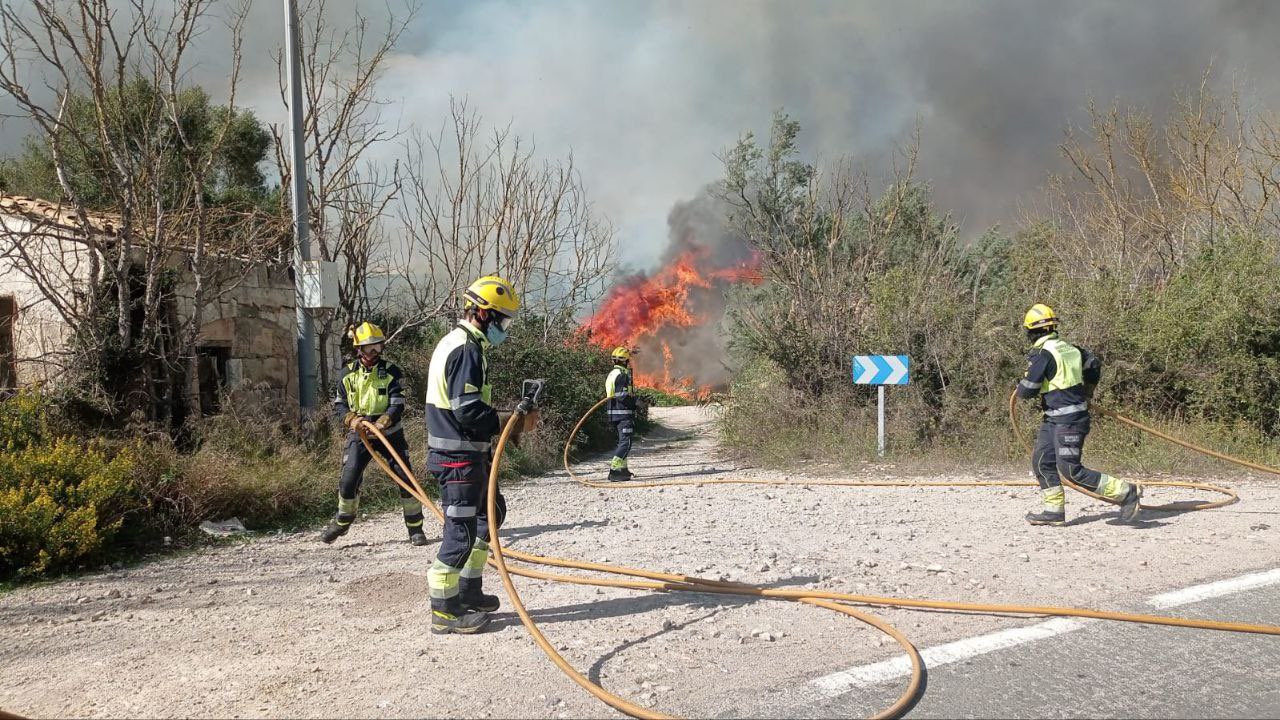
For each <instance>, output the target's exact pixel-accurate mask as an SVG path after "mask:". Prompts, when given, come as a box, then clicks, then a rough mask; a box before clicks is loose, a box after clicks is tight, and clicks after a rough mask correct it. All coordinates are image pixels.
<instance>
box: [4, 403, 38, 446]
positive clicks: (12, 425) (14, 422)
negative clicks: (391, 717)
mask: <svg viewBox="0 0 1280 720" xmlns="http://www.w3.org/2000/svg"><path fill="white" fill-rule="evenodd" d="M45 425H46V420H45V413H44V400H43V398H41V397H40V396H39V395H37V394H35V393H31V392H22V393H19V394H17V395H15V396H13V397H11V398H8V399H6V400H4V401H2V402H0V452H14V451H16V450H24V449H26V448H27V447H29V446H31V445H32V444H33V443H36V442H39V441H40V438H41V437H43V436H44V433H45Z"/></svg>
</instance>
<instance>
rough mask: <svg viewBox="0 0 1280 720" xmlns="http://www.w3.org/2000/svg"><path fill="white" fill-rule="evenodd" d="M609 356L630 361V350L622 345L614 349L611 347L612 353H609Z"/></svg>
mask: <svg viewBox="0 0 1280 720" xmlns="http://www.w3.org/2000/svg"><path fill="white" fill-rule="evenodd" d="M611 357H612V358H613V359H614V360H625V361H628V362H630V361H631V351H630V350H628V349H627V348H624V347H616V348H614V349H613V354H612V355H611Z"/></svg>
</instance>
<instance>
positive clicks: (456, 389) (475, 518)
mask: <svg viewBox="0 0 1280 720" xmlns="http://www.w3.org/2000/svg"><path fill="white" fill-rule="evenodd" d="M464 299H465V309H466V315H465V317H463V319H461V320H459V321H458V327H456V328H454V329H453V331H452V332H450V333H449V334H448V335H445V336H444V338H443V339H441V340H440V343H439V344H437V345H436V348H435V351H434V352H433V353H432V355H431V365H430V368H429V370H428V373H427V466H428V469H429V470H430V471H431V473H432V474H433V475H434V476H435V478H436V480H437V481H438V482H439V483H440V506H441V509H442V510H443V511H444V515H445V519H444V532H443V535H442V538H443V539H442V541H441V543H440V552H439V554H438V555H437V556H436V561H435V562H434V563H433V564H432V565H431V569H430V570H429V571H428V572H427V587H428V590H429V594H430V596H431V632H433V633H436V634H446V633H462V634H471V633H475V632H479V631H480V630H481V629H482V628H483V627H484V626H485V625H486V624H488V622H489V613H491V612H493V611H495V610H497V609H498V607H499V602H498V598H497V597H495V596H493V595H485V594H484V593H483V592H482V591H481V583H482V579H483V578H482V573H483V571H484V566H485V561H486V560H487V559H488V557H489V518H488V516H487V514H486V507H485V505H486V498H487V497H488V491H489V468H490V463H491V462H492V460H493V455H492V451H493V437H494V436H495V435H497V434H498V433H499V432H501V430H502V427H503V425H504V424H505V423H506V420H507V418H508V417H509V416H510V414H509V413H499V412H497V411H496V410H495V409H494V408H493V397H492V392H493V391H492V388H491V387H490V385H489V377H488V359H487V357H486V353H487V351H488V350H489V348H491V347H493V346H496V345H499V344H501V343H502V341H503V340H505V339H506V337H507V330H508V329H509V327H510V325H511V322H512V320H514V318H515V316H516V313H517V311H519V309H520V300H519V299H518V298H517V297H516V293H515V289H514V288H512V287H511V284H510V283H508V282H507V281H506V280H503V279H502V278H500V277H497V276H494V275H489V276H486V277H482V278H480V279H479V280H476V281H475V282H474V283H472V284H471V286H470V287H469V288H467V291H466V293H465V294H464ZM532 410H533V401H532V400H531V399H528V398H525V399H522V400H521V401H520V405H519V407H518V409H517V412H521V413H526V416H527V414H528V413H530V412H531V411H532ZM522 429H523V427H517V428H515V429H513V431H512V433H513V434H512V440H513V441H514V440H516V437H517V436H516V435H515V433H516V432H518V431H520V430H522ZM497 513H498V517H497V518H496V520H497V524H498V525H499V526H501V525H502V521H503V520H504V519H505V516H506V500H505V499H504V498H503V497H502V495H501V494H499V495H498V497H497Z"/></svg>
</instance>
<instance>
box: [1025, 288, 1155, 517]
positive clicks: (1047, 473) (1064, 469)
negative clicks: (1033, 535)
mask: <svg viewBox="0 0 1280 720" xmlns="http://www.w3.org/2000/svg"><path fill="white" fill-rule="evenodd" d="M1023 327H1025V328H1026V331H1027V339H1028V340H1030V341H1031V343H1032V349H1031V353H1030V354H1029V355H1027V371H1026V373H1025V374H1024V375H1023V378H1022V380H1021V381H1020V382H1019V383H1018V387H1017V391H1016V392H1017V395H1018V397H1020V398H1023V399H1032V398H1035V397H1039V398H1040V401H1041V403H1042V405H1043V408H1044V421H1043V422H1042V423H1041V425H1040V432H1039V433H1038V434H1037V435H1036V444H1035V448H1034V449H1033V450H1032V453H1031V466H1032V469H1033V470H1034V471H1035V475H1036V479H1037V480H1038V481H1039V483H1040V495H1041V503H1042V508H1041V509H1040V511H1039V512H1033V513H1028V514H1027V521H1028V522H1030V523H1031V524H1032V525H1064V524H1066V495H1065V493H1064V492H1063V488H1062V481H1061V479H1060V477H1059V474H1061V476H1062V477H1065V478H1067V479H1068V480H1070V481H1071V482H1072V483H1075V484H1076V485H1079V486H1081V487H1083V488H1085V489H1086V490H1089V491H1091V492H1094V493H1096V494H1098V495H1101V496H1102V497H1104V498H1106V499H1108V500H1111V501H1112V502H1116V503H1118V504H1119V505H1120V520H1121V521H1123V522H1133V521H1134V520H1136V519H1137V517H1138V507H1139V500H1141V497H1142V489H1141V487H1140V486H1138V485H1137V484H1135V483H1129V482H1125V481H1124V480H1121V479H1119V478H1116V477H1112V476H1111V475H1107V474H1106V473H1100V472H1098V471H1096V470H1090V469H1089V468H1087V467H1085V466H1084V465H1083V464H1082V463H1083V452H1084V440H1085V437H1086V436H1088V434H1089V425H1090V418H1089V401H1090V399H1091V398H1092V397H1093V390H1094V387H1095V386H1096V385H1097V384H1098V381H1099V380H1101V378H1102V363H1101V362H1100V361H1099V360H1098V358H1097V357H1096V356H1094V355H1093V354H1092V353H1090V352H1089V351H1087V350H1083V349H1081V348H1079V347H1076V346H1075V345H1072V344H1071V343H1069V342H1067V341H1065V340H1063V339H1062V338H1060V337H1058V316H1057V314H1056V313H1054V311H1053V308H1050V307H1049V306H1047V305H1041V304H1036V305H1034V306H1033V307H1032V308H1031V309H1030V310H1028V311H1027V314H1026V316H1025V317H1024V318H1023Z"/></svg>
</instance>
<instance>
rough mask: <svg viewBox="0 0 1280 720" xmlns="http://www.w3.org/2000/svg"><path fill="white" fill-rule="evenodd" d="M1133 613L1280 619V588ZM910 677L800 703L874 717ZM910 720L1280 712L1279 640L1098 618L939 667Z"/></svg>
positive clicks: (820, 712) (823, 713)
mask: <svg viewBox="0 0 1280 720" xmlns="http://www.w3.org/2000/svg"><path fill="white" fill-rule="evenodd" d="M1132 609H1133V610H1136V611H1140V612H1148V613H1165V614H1170V615H1176V616H1181V617H1202V618H1207V619H1217V620H1234V621H1240V622H1254V623H1269V624H1280V586H1275V585H1273V586H1270V587H1266V588H1259V589H1254V590H1247V591H1244V592H1241V593H1240V594H1237V595H1232V596H1228V597H1223V598H1215V599H1211V600H1204V601H1201V602H1197V603H1193V604H1189V605H1185V606H1183V607H1178V608H1173V609H1172V610H1169V611H1160V610H1154V609H1153V608H1151V607H1149V606H1146V607H1136V606H1135V607H1134V608H1132ZM1027 624H1032V623H1030V622H1028V623H1027ZM902 682H903V681H902V680H901V679H899V680H897V681H889V682H885V683H882V684H880V685H877V686H876V687H873V688H859V689H855V690H852V691H850V692H848V693H846V694H844V695H841V696H839V697H836V698H831V699H821V700H818V701H816V702H815V703H813V704H812V705H810V706H809V707H804V708H803V709H802V708H799V707H794V708H793V709H794V710H797V711H799V712H798V713H797V714H799V715H803V716H806V717H865V716H866V715H867V714H868V713H872V712H876V711H878V710H879V709H881V708H884V707H885V706H887V705H888V704H889V703H890V702H892V701H893V700H894V699H895V698H896V696H897V693H899V692H901V690H902ZM907 717H919V718H933V717H945V718H961V717H964V718H967V717H977V718H987V717H1002V718H1010V717H1012V718H1039V717H1052V718H1056V717H1062V718H1073V717H1124V718H1204V717H1213V718H1274V717H1280V637H1274V636H1266V635H1242V634H1236V633H1223V632H1211V631H1206V630H1185V629H1178V628H1164V627H1151V626H1145V625H1130V624H1125V623H1114V622H1091V623H1089V624H1087V625H1086V626H1085V627H1082V628H1080V629H1078V630H1075V631H1073V632H1070V633H1067V634H1064V635H1059V636H1056V637H1050V638H1045V639H1042V640H1036V641H1033V642H1030V643H1027V644H1024V645H1019V646H1017V647H1012V648H1007V649H1004V650H998V651H995V652H991V653H988V654H986V655H981V656H978V657H974V658H971V659H969V660H965V661H961V662H957V663H954V664H951V665H944V666H942V667H938V668H936V669H933V670H930V671H929V674H928V678H927V686H926V689H925V693H924V697H923V698H922V699H921V700H920V701H919V702H918V703H917V704H916V706H915V707H914V708H913V709H912V710H911V712H910V713H908V715H907Z"/></svg>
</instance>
